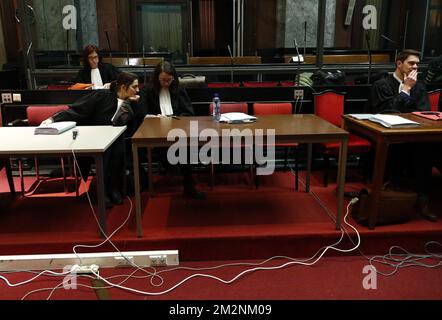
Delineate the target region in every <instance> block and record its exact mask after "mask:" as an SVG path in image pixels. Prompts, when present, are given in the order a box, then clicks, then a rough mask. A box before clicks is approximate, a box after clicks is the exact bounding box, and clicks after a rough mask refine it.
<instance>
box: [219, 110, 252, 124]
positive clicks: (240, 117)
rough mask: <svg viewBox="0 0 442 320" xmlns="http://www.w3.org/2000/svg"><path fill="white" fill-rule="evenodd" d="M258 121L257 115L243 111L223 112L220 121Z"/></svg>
mask: <svg viewBox="0 0 442 320" xmlns="http://www.w3.org/2000/svg"><path fill="white" fill-rule="evenodd" d="M254 121H256V117H254V116H250V115H248V114H245V113H241V112H230V113H223V114H222V115H221V119H220V122H227V123H247V122H254Z"/></svg>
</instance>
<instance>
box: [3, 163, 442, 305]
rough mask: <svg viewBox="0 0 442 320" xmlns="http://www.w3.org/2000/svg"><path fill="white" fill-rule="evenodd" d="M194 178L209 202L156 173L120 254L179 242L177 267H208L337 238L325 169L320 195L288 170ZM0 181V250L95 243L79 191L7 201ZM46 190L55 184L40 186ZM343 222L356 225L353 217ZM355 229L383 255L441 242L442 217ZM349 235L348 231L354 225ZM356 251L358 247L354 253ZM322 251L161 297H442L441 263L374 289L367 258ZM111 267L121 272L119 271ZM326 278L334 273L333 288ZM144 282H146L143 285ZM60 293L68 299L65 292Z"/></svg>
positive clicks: (11, 294) (294, 252) (10, 294)
mask: <svg viewBox="0 0 442 320" xmlns="http://www.w3.org/2000/svg"><path fill="white" fill-rule="evenodd" d="M198 179H199V180H200V184H199V186H200V188H201V189H202V190H204V191H206V192H207V195H208V200H207V201H193V200H188V199H186V198H184V197H183V196H182V195H181V189H180V187H179V186H180V179H179V178H177V177H171V176H164V177H159V178H157V179H156V184H155V187H156V190H157V191H158V196H157V197H155V198H151V199H147V195H146V194H144V197H143V199H144V214H143V235H144V236H143V238H141V239H139V238H137V237H136V233H135V221H134V220H135V219H134V213H133V212H132V217H131V219H130V222H129V224H128V225H127V226H125V227H123V229H122V230H121V231H120V232H119V233H117V234H116V235H115V237H114V238H113V240H114V243H115V244H116V245H117V246H118V247H119V248H120V250H122V251H132V250H166V249H177V250H179V256H180V261H181V262H182V263H181V264H180V265H181V266H183V265H189V266H190V265H192V266H195V265H196V266H208V265H218V264H219V263H218V262H215V261H221V260H228V261H237V260H240V261H244V260H255V259H267V258H269V257H272V256H278V255H284V256H291V257H309V256H312V255H313V254H314V253H316V252H317V251H318V249H319V248H321V247H323V246H324V245H329V244H332V243H334V242H336V241H337V240H338V239H339V237H340V235H341V233H340V232H338V231H336V230H335V227H334V221H333V218H334V216H335V213H336V197H335V192H334V189H335V185H334V184H333V183H332V184H330V187H329V188H323V187H322V186H321V182H320V181H321V173H316V174H315V175H314V177H313V188H312V191H313V193H314V194H315V195H317V198H318V199H319V200H320V201H318V200H317V199H316V198H315V197H314V196H313V195H311V194H306V193H304V192H295V191H294V190H293V185H294V177H293V176H292V175H291V174H290V173H277V174H275V175H273V176H270V177H264V178H262V179H261V185H260V188H259V190H255V189H254V188H253V187H252V186H251V184H250V180H249V177H248V175H247V174H246V173H244V174H242V173H238V174H223V175H221V174H220V175H217V177H216V181H217V184H216V186H215V190H214V191H210V190H209V189H208V187H207V184H206V181H205V177H204V176H202V175H201V176H198ZM347 180H348V182H347V184H346V190H348V191H355V190H358V189H360V188H361V186H362V185H361V184H360V183H359V182H357V180H355V179H353V178H352V176H351V175H349V177H348V179H347ZM0 181H1V183H0V212H1V213H0V255H9V254H37V253H71V252H72V247H73V246H74V245H76V244H98V243H99V242H101V240H100V239H99V237H98V227H97V226H96V223H95V221H94V219H93V217H92V213H91V209H90V207H89V205H88V201H87V198H86V197H85V195H82V196H81V197H80V198H79V199H76V198H75V197H74V196H73V195H72V194H69V195H67V196H65V195H63V194H59V195H58V197H53V195H51V196H50V197H44V196H43V197H29V198H24V199H22V198H20V199H15V201H11V198H10V197H9V195H8V194H7V193H6V191H7V186H6V183H5V182H4V181H5V178H4V173H3V172H1V173H0ZM30 184H32V180H31V179H30V178H29V179H27V185H28V186H29V185H30ZM441 185H442V182H441V178H440V177H436V179H435V188H434V190H435V193H439V192H440V190H441V189H442V188H441ZM44 188H46V189H48V188H51V186H48V185H46V186H45V187H44ZM92 189H93V188H92ZM46 191H47V190H44V189H42V190H39V192H46ZM62 195H63V196H62ZM433 198H434V201H433V203H432V209H433V210H434V212H436V213H439V214H440V213H441V212H439V211H440V208H442V205H441V199H439V198H438V197H433ZM129 209H130V204H129V201H128V200H126V201H125V204H124V205H123V206H118V207H114V208H113V209H112V210H109V213H108V220H107V221H108V228H109V230H115V229H116V228H117V227H119V226H120V225H121V224H122V222H123V221H124V220H125V218H126V217H127V214H128V212H129ZM349 221H350V222H351V223H352V224H355V223H354V222H353V221H352V219H349ZM356 227H357V228H358V230H359V231H360V233H361V235H362V244H361V249H362V251H363V252H364V253H365V254H367V255H373V254H386V253H387V252H388V249H389V248H390V247H391V246H393V245H400V246H403V247H404V248H407V249H408V250H410V251H412V252H417V253H419V252H422V251H423V248H424V245H425V243H427V242H428V241H441V240H442V222H438V223H430V222H427V221H423V220H421V219H419V218H416V219H413V220H412V221H409V222H407V223H403V224H398V225H390V226H380V227H377V228H376V229H375V230H368V229H367V228H366V227H362V226H358V225H356ZM351 234H352V235H354V232H351ZM342 247H344V248H349V247H351V243H350V242H349V241H345V242H344V243H343V244H342ZM109 250H111V248H110V247H109V246H108V245H106V246H104V247H103V248H102V249H100V250H98V251H109ZM96 251H97V250H94V252H96ZM112 251H113V250H112ZM358 254H359V253H358V252H354V253H353V254H352V255H358ZM330 256H333V258H332V257H330ZM327 257H328V258H327V259H326V260H324V261H322V262H321V263H320V264H318V265H317V266H315V267H292V268H289V269H285V270H280V271H276V272H273V271H272V272H271V273H267V272H260V273H256V274H252V275H248V276H246V277H244V279H241V281H239V282H238V284H234V285H229V286H227V287H226V286H224V285H221V284H218V283H214V282H212V281H210V280H195V281H191V282H190V283H188V284H186V285H184V286H183V287H182V288H180V289H178V290H177V291H176V292H173V293H171V294H169V295H166V296H164V299H337V298H339V299H371V298H373V299H389V298H393V297H392V296H391V294H392V293H393V292H395V294H396V295H395V296H394V298H404V299H429V298H432V297H433V298H436V299H440V298H442V294H441V292H440V290H439V289H438V288H441V286H440V283H438V282H437V281H439V280H437V281H433V282H432V281H431V280H430V279H434V278H437V279H440V278H441V277H440V275H441V274H440V269H435V270H432V271H430V270H428V271H427V270H426V271H425V272H423V273H422V274H419V277H422V279H421V278H419V277H417V278H419V279H420V280H419V281H418V280H413V279H414V278H413V273H412V272H411V271H410V270H411V269H409V270H405V271H403V272H401V274H406V275H408V276H409V277H411V278H412V279H411V280H410V279H408V280H407V281H409V282H410V281H416V283H415V285H416V288H417V287H419V284H420V281H424V283H426V284H428V286H429V288H428V290H426V289H425V290H424V289H422V290H421V292H420V291H416V290H417V289H416V288H415V289H410V290H408V289H407V290H404V286H405V285H403V286H402V285H399V283H397V282H395V281H393V280H390V278H385V280H383V281H385V283H389V285H388V286H386V288H387V287H388V290H387V289H386V290H382V291H379V290H378V291H377V292H376V293H371V292H366V290H363V289H361V288H360V287H361V281H362V280H361V277H362V275H361V273H362V271H361V270H362V268H363V265H366V264H367V262H366V260H364V259H363V258H355V257H347V256H346V255H344V254H336V253H330V254H327ZM201 261H212V262H201ZM345 270H348V271H351V270H353V271H352V272H354V276H353V278H354V279H353V278H352V277H351V276H348V275H346V272H345ZM236 271H238V270H236ZM104 272H106V271H104ZM107 272H108V273H109V274H115V272H116V273H117V274H118V272H119V271H107ZM232 272H233V271H231V270H229V271H223V272H221V275H222V276H229V275H231V274H232ZM186 274H187V273H178V274H174V275H172V276H171V278H170V282H166V283H167V284H169V283H170V284H172V283H175V282H176V281H177V280H179V279H183V278H182V276H184V275H186ZM270 275H271V276H270ZM330 275H333V276H330ZM24 276H25V275H14V277H17V278H16V279H23V277H24ZM267 277H268V278H267ZM406 277H407V276H406ZM417 278H416V279H417ZM12 279H13V278H12ZM395 279H396V280H397V279H398V278H395ZM327 280H330V285H328V283H327ZM145 281H146V280H145ZM145 281H144V282H143V283H145ZM389 281H391V282H389ZM45 284H47V282H45V281H42V282H39V283H37V284H35V286H36V287H28V288H27V289H30V290H29V291H31V290H32V288H37V287H38V288H42V286H41V285H45ZM48 284H49V287H51V285H53V287H55V286H56V285H57V283H56V282H50V283H48ZM136 285H137V283H135V286H136ZM140 285H141V284H140ZM141 286H142V288H144V289H146V287H145V286H144V285H141ZM166 287H167V285H166ZM353 287H354V288H353ZM409 287H410V288H414V287H413V286H409ZM430 287H431V288H430ZM0 288H4V285H3V284H1V285H0ZM250 288H253V289H252V290H250ZM266 288H268V289H266ZM321 288H322V289H321ZM224 289H225V290H226V291H225V292H224V291H223V290H224ZM347 289H348V290H347ZM114 290H115V289H113V291H112V297H113V298H116V299H119V298H122V299H127V298H131V299H132V298H134V299H137V298H139V299H142V298H144V297H137V296H133V295H129V294H127V293H123V292H120V291H119V290H115V291H114ZM29 291H26V292H29ZM23 292H24V291H18V292H15V291H10V290H9V289H8V291H7V292H3V289H1V290H0V298H6V299H9V298H11V299H17V298H20V297H19V295H20V294H22V293H23ZM26 292H24V293H26ZM2 294H3V296H1V295H2ZM43 297H44V294H41V295H38V294H37V295H35V296H34V298H37V299H39V298H43ZM55 297H57V296H56V295H55ZM59 297H60V296H59ZM94 297H95V294H94V292H93V291H87V290H86V291H83V290H79V291H76V292H75V293H72V295H69V298H74V299H93V298H94ZM61 298H67V296H64V295H63V294H61Z"/></svg>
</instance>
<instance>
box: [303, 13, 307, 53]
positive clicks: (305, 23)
mask: <svg viewBox="0 0 442 320" xmlns="http://www.w3.org/2000/svg"><path fill="white" fill-rule="evenodd" d="M306 53H307V21H304V56H305V55H306Z"/></svg>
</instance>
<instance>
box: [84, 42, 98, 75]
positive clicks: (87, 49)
mask: <svg viewBox="0 0 442 320" xmlns="http://www.w3.org/2000/svg"><path fill="white" fill-rule="evenodd" d="M94 52H96V53H97V54H98V61H99V62H98V63H99V64H101V60H103V57H102V56H101V54H100V49H98V47H97V46H95V45H93V44H89V45H87V46H86V47H85V48H84V50H83V66H84V68H85V69H91V65H90V63H89V58H88V57H89V55H90V54H91V53H94Z"/></svg>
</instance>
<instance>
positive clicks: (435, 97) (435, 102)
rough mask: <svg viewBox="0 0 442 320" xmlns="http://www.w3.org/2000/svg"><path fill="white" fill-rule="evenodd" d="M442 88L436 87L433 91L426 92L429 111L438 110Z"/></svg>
mask: <svg viewBox="0 0 442 320" xmlns="http://www.w3.org/2000/svg"><path fill="white" fill-rule="evenodd" d="M441 91H442V89H437V90H434V91H430V92H428V99H429V100H430V107H431V109H430V110H431V111H439V105H440V92H441Z"/></svg>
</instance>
